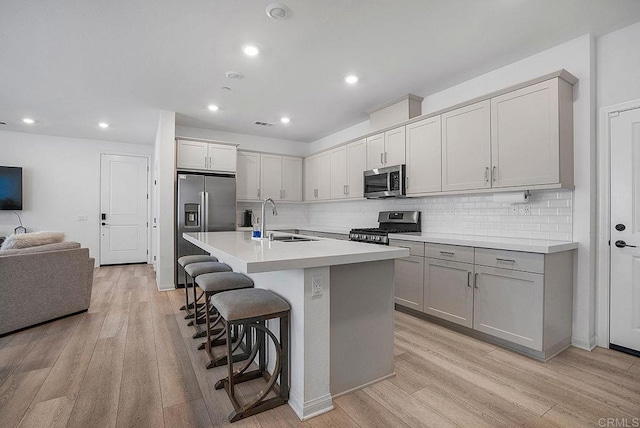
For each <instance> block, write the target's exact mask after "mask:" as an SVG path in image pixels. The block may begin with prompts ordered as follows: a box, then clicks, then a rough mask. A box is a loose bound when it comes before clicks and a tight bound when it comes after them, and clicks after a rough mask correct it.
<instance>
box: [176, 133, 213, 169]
mask: <svg viewBox="0 0 640 428" xmlns="http://www.w3.org/2000/svg"><path fill="white" fill-rule="evenodd" d="M208 147H209V143H202V142H200V141H184V140H178V161H177V167H178V169H200V170H205V169H207V165H208V164H209V153H208Z"/></svg>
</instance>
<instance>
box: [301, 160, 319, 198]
mask: <svg viewBox="0 0 640 428" xmlns="http://www.w3.org/2000/svg"><path fill="white" fill-rule="evenodd" d="M317 198H318V157H317V156H312V157H310V158H306V159H305V160H304V200H305V201H314V200H316V199H317Z"/></svg>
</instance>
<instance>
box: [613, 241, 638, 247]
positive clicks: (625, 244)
mask: <svg viewBox="0 0 640 428" xmlns="http://www.w3.org/2000/svg"><path fill="white" fill-rule="evenodd" d="M615 245H616V247H618V248H624V247H631V248H636V246H635V245H629V244H627V243H626V242H624V241H616V244H615Z"/></svg>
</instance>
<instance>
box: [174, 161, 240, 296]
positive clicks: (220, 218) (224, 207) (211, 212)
mask: <svg viewBox="0 0 640 428" xmlns="http://www.w3.org/2000/svg"><path fill="white" fill-rule="evenodd" d="M177 202H178V203H177V207H176V209H177V213H176V219H177V222H178V224H177V227H176V260H177V259H178V258H180V257H182V256H187V255H191V254H205V253H204V251H202V250H201V249H200V248H198V247H196V246H195V245H193V244H192V243H190V242H188V241H186V240H185V239H184V238H183V237H182V234H183V233H185V232H187V233H188V232H223V231H230V230H236V177H235V175H229V174H197V173H178V201H177ZM176 266H177V268H176V285H184V269H182V267H181V266H180V265H178V264H177V263H176Z"/></svg>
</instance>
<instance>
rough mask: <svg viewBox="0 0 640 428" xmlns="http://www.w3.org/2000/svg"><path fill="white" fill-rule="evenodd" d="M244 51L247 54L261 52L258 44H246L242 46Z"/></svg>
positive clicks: (252, 54) (254, 54) (251, 54)
mask: <svg viewBox="0 0 640 428" xmlns="http://www.w3.org/2000/svg"><path fill="white" fill-rule="evenodd" d="M242 52H244V54H245V55H247V56H256V55H258V54H259V53H260V49H258V47H257V46H253V45H246V46H245V47H243V48H242Z"/></svg>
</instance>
